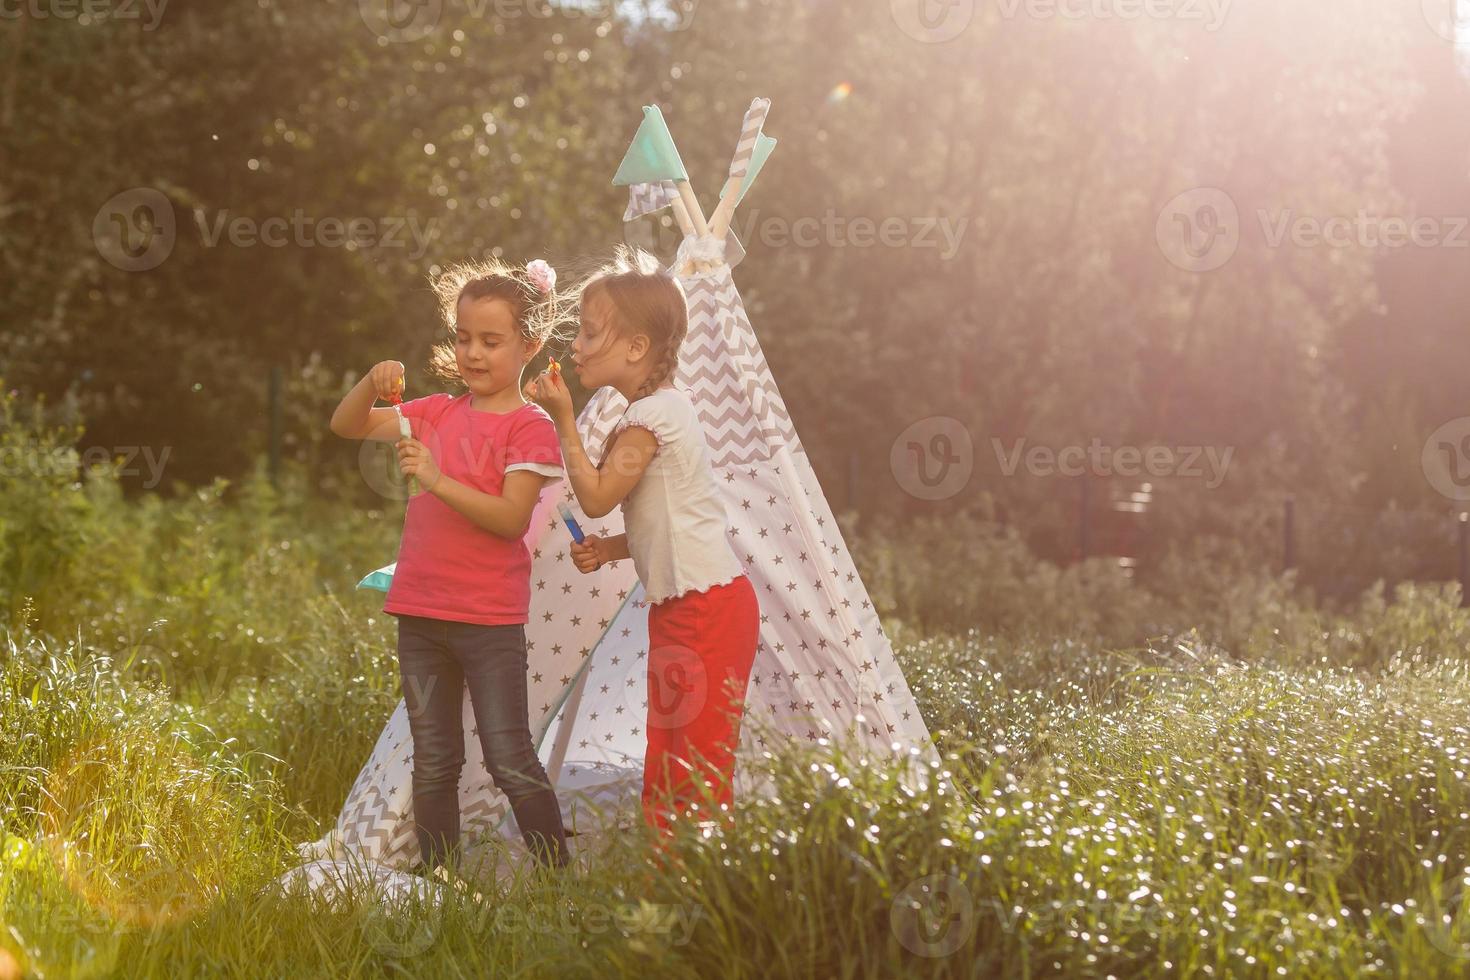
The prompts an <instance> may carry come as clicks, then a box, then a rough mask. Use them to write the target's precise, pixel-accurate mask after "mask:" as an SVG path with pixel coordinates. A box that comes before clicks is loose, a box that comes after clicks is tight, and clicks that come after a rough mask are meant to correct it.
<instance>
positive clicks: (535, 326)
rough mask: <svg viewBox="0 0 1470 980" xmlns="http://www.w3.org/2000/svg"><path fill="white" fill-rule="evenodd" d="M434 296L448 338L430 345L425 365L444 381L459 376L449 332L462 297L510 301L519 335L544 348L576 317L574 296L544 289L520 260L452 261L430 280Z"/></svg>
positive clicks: (561, 336)
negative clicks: (542, 290)
mask: <svg viewBox="0 0 1470 980" xmlns="http://www.w3.org/2000/svg"><path fill="white" fill-rule="evenodd" d="M430 284H431V286H432V287H433V290H434V295H435V296H436V297H438V300H439V316H440V318H441V319H442V320H443V321H444V325H445V326H446V327H447V328H448V329H449V336H450V339H449V340H447V341H443V342H440V343H438V344H435V345H434V349H433V351H432V352H431V353H430V354H429V370H430V371H431V372H433V373H434V374H435V375H437V376H438V377H440V378H443V379H444V380H446V381H460V382H463V379H462V378H461V377H460V376H459V368H458V367H457V366H456V363H455V358H454V336H455V330H456V329H457V321H458V318H459V301H460V300H462V299H470V300H477V299H498V300H503V301H504V302H505V303H506V304H507V305H509V306H510V310H511V316H512V317H513V318H514V320H515V325H516V329H517V330H518V331H519V332H520V335H521V339H522V340H524V341H525V342H526V343H528V344H540V345H541V347H542V349H543V350H544V349H545V348H547V347H548V346H549V345H551V344H552V343H555V342H557V341H563V342H565V341H566V340H567V339H568V335H569V334H570V332H571V329H570V328H571V327H572V326H573V325H574V324H575V322H576V303H575V297H574V296H570V295H568V294H566V293H565V292H562V293H558V292H557V291H556V288H555V287H553V288H552V289H551V290H550V291H549V292H546V293H543V292H541V289H540V287H539V286H537V285H536V282H535V281H534V280H533V279H532V278H531V276H530V274H529V273H528V272H527V271H526V267H525V266H523V265H510V264H508V263H505V262H502V261H500V260H499V259H493V258H492V259H482V260H478V261H476V260H471V261H467V262H457V263H455V264H454V265H451V266H450V267H449V268H447V269H445V270H444V271H443V272H441V273H439V274H438V275H436V276H434V277H433V278H432V279H431V280H430Z"/></svg>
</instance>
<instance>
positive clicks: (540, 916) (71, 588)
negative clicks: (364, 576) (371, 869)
mask: <svg viewBox="0 0 1470 980" xmlns="http://www.w3.org/2000/svg"><path fill="white" fill-rule="evenodd" d="M34 483H35V481H29V482H25V481H17V482H15V483H13V484H11V485H10V486H9V487H8V488H0V489H7V493H6V494H5V495H4V496H3V499H4V500H5V504H4V507H5V508H6V510H5V512H4V515H3V516H4V518H5V519H4V521H3V522H0V544H3V548H4V552H3V560H4V569H5V579H4V580H3V583H0V584H3V585H4V588H5V590H6V591H5V592H4V594H3V598H4V601H5V602H6V603H7V604H8V607H7V608H8V610H9V620H8V622H9V625H8V627H6V630H5V636H4V638H3V643H4V647H3V650H0V657H3V665H0V813H3V821H4V826H3V834H4V845H3V852H0V854H3V859H0V860H3V863H0V980H9V978H12V977H16V976H34V977H57V978H61V977H102V976H118V977H129V978H132V977H153V976H158V977H176V976H186V975H187V976H193V975H206V976H251V977H256V976H293V977H297V976H341V977H358V976H382V975H404V976H466V977H469V976H476V977H479V976H496V977H512V976H549V975H556V976H587V977H598V978H605V977H609V976H621V975H638V976H644V977H661V976H672V975H687V974H694V973H698V974H700V975H706V976H708V975H721V976H750V977H757V976H760V977H764V976H771V975H777V976H801V977H805V976H819V977H846V976H875V977H876V976H897V975H954V976H990V975H1014V976H1029V975H1041V974H1044V975H1059V976H1108V975H1113V976H1137V975H1159V974H1174V975H1200V974H1203V975H1207V976H1217V977H1221V976H1257V975H1258V976H1343V975H1357V974H1381V975H1395V976H1401V975H1415V976H1455V975H1464V974H1465V972H1466V971H1467V970H1470V906H1467V903H1470V783H1467V780H1466V772H1467V769H1470V667H1467V661H1466V660H1465V659H1464V655H1465V650H1466V638H1467V636H1470V620H1467V616H1466V614H1465V613H1464V612H1463V611H1462V610H1460V609H1459V603H1458V593H1457V591H1456V590H1455V589H1453V588H1444V589H1439V588H1419V589H1412V588H1405V589H1401V590H1400V591H1399V592H1398V593H1397V594H1396V595H1395V596H1394V597H1393V600H1392V601H1386V600H1384V599H1383V598H1382V597H1381V596H1378V595H1377V594H1372V595H1369V596H1367V597H1365V599H1364V600H1363V601H1362V602H1361V603H1360V604H1359V605H1358V606H1357V607H1355V608H1353V609H1350V610H1339V611H1337V612H1334V613H1325V612H1321V613H1319V612H1316V611H1313V610H1312V609H1310V608H1307V607H1304V606H1302V605H1299V604H1297V603H1295V602H1294V600H1292V599H1291V598H1290V596H1289V591H1284V590H1283V589H1284V587H1277V586H1272V588H1271V589H1268V590H1266V591H1264V592H1260V591H1251V590H1242V591H1240V592H1239V593H1238V594H1232V595H1230V596H1225V597H1222V598H1221V599H1220V600H1219V601H1220V602H1221V603H1224V604H1228V605H1229V606H1230V608H1229V609H1228V610H1226V612H1227V613H1228V615H1224V616H1223V617H1217V619H1216V620H1215V621H1213V622H1211V623H1205V622H1203V621H1201V622H1200V624H1199V625H1200V628H1199V629H1197V630H1191V629H1189V628H1187V624H1188V622H1189V621H1188V620H1187V619H1185V620H1183V621H1181V623H1180V625H1179V626H1177V627H1172V628H1169V629H1168V630H1166V631H1164V632H1162V633H1160V634H1159V635H1158V636H1155V637H1154V638H1153V639H1152V640H1148V641H1144V642H1137V643H1132V644H1121V643H1117V642H1112V641H1104V640H1103V639H1100V638H1099V634H1098V633H1097V631H1095V630H1093V631H1088V630H1086V629H1084V628H1082V627H1081V626H1078V625H1077V624H1076V622H1075V621H1074V620H1070V619H1069V620H1068V621H1067V624H1066V625H1065V628H1064V629H1060V630H1054V631H1052V632H1051V633H1050V634H1048V633H1047V631H1045V630H1040V629H1037V628H1035V625H1034V623H1031V620H1027V623H1028V624H1030V625H1027V627H1026V628H1025V629H1024V630H1009V631H1008V630H1001V629H996V630H987V632H986V633H985V634H981V633H980V632H978V631H963V630H961V629H958V628H951V629H947V630H939V629H933V628H930V629H928V630H927V631H926V632H925V633H920V632H919V631H918V629H916V628H915V627H913V626H907V625H905V623H906V622H910V621H913V620H914V619H915V617H912V616H911V617H908V619H906V618H905V616H904V612H905V610H904V608H903V607H902V605H901V604H899V605H898V606H893V605H892V603H891V600H885V601H888V602H889V604H890V608H889V611H888V622H889V627H890V630H889V631H890V633H891V634H892V636H893V638H894V642H895V646H896V648H897V649H898V652H899V656H900V660H901V664H902V666H903V669H904V671H905V673H906V675H907V677H908V678H909V681H910V684H911V686H912V687H913V689H914V692H915V695H916V697H917V699H918V703H919V705H920V707H921V709H922V710H923V712H924V716H925V719H926V721H927V722H928V724H929V727H930V729H931V731H932V732H933V734H934V736H935V738H936V741H937V744H938V747H939V749H940V751H941V754H942V757H943V761H942V764H941V765H940V766H939V767H937V768H936V769H934V770H932V771H930V772H928V773H927V774H925V778H924V779H923V780H922V783H923V787H924V788H922V789H919V790H913V789H905V788H903V787H902V786H901V785H900V783H899V781H898V779H897V770H896V768H895V767H894V766H893V765H890V764H886V763H884V762H881V761H880V760H871V759H868V760H864V759H859V758H851V757H842V756H840V755H830V756H804V755H789V756H782V757H777V758H769V759H767V760H765V763H764V764H765V765H768V766H769V767H770V769H771V770H772V775H773V777H774V779H775V785H776V787H777V789H776V791H775V793H774V795H772V796H771V797H770V798H760V799H745V800H743V801H741V803H740V806H739V809H738V814H737V822H736V826H735V829H734V830H733V831H732V832H730V833H729V834H727V835H713V836H709V837H705V836H701V835H700V834H699V833H698V830H697V828H695V827H693V826H688V827H685V828H683V829H682V831H681V834H680V837H679V839H678V841H677V843H676V847H675V851H674V857H675V859H674V860H673V861H672V862H671V864H670V865H669V866H667V867H656V866H654V865H653V864H651V863H650V861H649V853H648V851H647V848H646V845H645V844H644V843H643V842H642V841H641V840H640V839H638V838H637V837H636V836H630V837H629V838H627V839H625V840H618V841H615V842H613V843H612V844H609V845H606V846H604V847H603V848H601V849H599V850H597V851H596V852H595V853H591V854H589V855H588V860H587V861H586V862H585V863H584V866H582V867H580V868H579V869H578V870H577V871H576V872H575V873H573V874H568V875H565V876H562V877H560V878H553V879H549V880H548V879H546V878H544V877H535V876H529V877H523V878H518V879H514V880H511V881H508V882H505V883H502V884H494V883H489V884H486V885H485V887H484V889H483V890H482V892H481V894H480V896H479V897H478V899H477V898H476V897H475V896H473V895H463V894H460V893H458V892H454V893H450V894H449V896H448V897H447V898H446V899H445V901H444V902H443V903H442V904H439V905H437V906H433V905H420V906H418V907H406V908H402V909H396V910H386V911H385V910H384V909H382V908H380V907H378V906H376V905H373V904H371V903H364V904H361V905H357V906H348V907H342V906H338V907H327V906H325V905H323V904H321V903H319V902H314V901H312V900H309V899H307V898H304V897H301V896H284V895H280V894H277V893H276V892H275V890H274V889H273V887H272V885H273V882H274V881H275V880H276V878H277V876H278V875H279V874H280V873H281V872H282V871H284V870H285V869H287V868H289V867H291V866H292V865H293V863H294V862H295V850H294V846H295V845H296V844H297V843H299V842H301V841H305V840H309V839H313V838H315V837H316V836H318V835H319V834H320V833H321V832H322V831H323V830H324V829H325V828H326V827H327V826H328V825H329V824H330V821H331V820H332V819H333V818H334V816H335V813H336V809H337V807H338V806H339V805H340V803H341V801H342V799H343V797H344V795H345V793H346V791H347V789H348V787H349V785H350V783H351V780H352V779H353V777H354V776H355V774H356V772H357V769H358V767H359V766H360V765H361V763H362V760H363V759H364V758H366V756H367V753H368V750H369V748H370V747H371V744H372V741H373V739H374V738H375V737H376V735H377V732H378V730H379V728H380V727H381V725H382V722H383V720H384V718H385V717H386V715H387V712H388V711H389V709H390V708H391V706H392V704H393V703H394V702H395V701H396V700H397V696H398V695H397V686H396V677H395V672H394V665H393V648H392V641H391V632H390V623H389V622H388V621H387V620H386V618H385V617H383V616H382V614H381V613H380V612H377V611H376V610H377V609H378V608H379V604H380V601H381V597H380V596H376V595H365V594H360V593H354V592H353V591H352V589H351V583H352V581H353V580H354V579H355V577H356V576H357V575H358V574H360V573H361V572H362V571H364V570H367V569H370V568H372V567H374V566H375V565H376V564H377V563H379V562H380V560H381V559H382V558H383V556H384V555H388V554H391V550H392V547H393V545H394V543H395V541H396V535H397V530H398V524H397V521H398V518H397V517H396V515H393V514H391V513H387V514H372V513H362V512H355V511H351V510H346V509H341V508H332V507H331V506H329V505H327V504H325V503H320V504H311V503H310V502H303V501H301V500H298V499H283V498H282V497H281V496H279V495H277V494H276V493H275V492H274V491H272V490H271V489H270V488H269V486H268V485H266V484H265V483H264V482H263V481H259V480H256V481H253V482H251V483H249V484H247V485H246V486H243V487H240V488H226V487H224V486H223V485H218V486H216V487H214V488H206V489H204V490H200V491H199V492H198V493H196V494H194V495H193V496H191V497H187V498H184V499H181V500H176V501H172V502H170V503H167V504H165V503H162V502H159V501H157V500H153V499H151V498H149V499H145V500H143V501H140V502H137V503H127V502H123V501H122V500H121V499H120V498H119V497H118V496H117V494H116V487H115V484H113V483H112V482H110V481H108V480H107V479H105V478H100V477H99V478H97V479H94V480H90V481H89V482H88V483H87V484H86V485H85V486H69V485H67V486H61V485H56V486H35V485H33V484H34ZM227 491H228V492H227ZM236 491H238V492H236ZM226 497H229V498H230V499H228V500H226V499H225V498H226ZM42 536H44V539H45V541H46V543H47V546H46V547H44V548H43V547H41V546H39V545H37V544H36V543H35V542H36V541H37V540H38V538H40V537H42ZM887 547H888V546H887V545H884V544H882V543H881V542H867V541H856V542H855V551H856V552H857V553H858V556H859V560H860V562H862V563H863V564H864V566H865V571H871V572H872V575H873V577H874V581H875V582H878V583H880V584H881V582H882V579H883V576H882V573H881V568H882V567H883V565H884V564H885V563H886V564H894V563H897V564H903V562H902V556H901V555H899V556H896V557H895V556H894V555H892V554H888V553H886V552H884V553H882V554H879V553H877V552H875V551H874V549H884V548H887ZM945 574H949V573H945ZM941 577H942V576H941ZM1035 592H1036V594H1035V596H1034V597H1032V596H1026V595H1022V596H1020V601H1024V602H1026V603H1027V606H1028V609H1029V610H1030V612H1028V616H1032V617H1034V616H1035V609H1034V608H1033V607H1034V606H1037V605H1039V606H1040V607H1041V608H1043V609H1044V608H1045V604H1046V603H1047V602H1048V601H1052V598H1053V597H1050V596H1048V595H1046V594H1043V593H1042V592H1041V590H1040V587H1037V589H1036V590H1035ZM878 594H879V590H875V595H878ZM1155 613H1156V611H1155ZM1155 613H1151V615H1153V614H1155ZM987 615H988V616H990V617H992V620H993V618H994V616H995V615H996V613H995V610H994V609H990V610H988V611H987ZM1178 615H1179V616H1181V617H1185V616H1188V615H1192V614H1189V613H1179V614H1178ZM1227 627H1228V628H1227Z"/></svg>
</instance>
